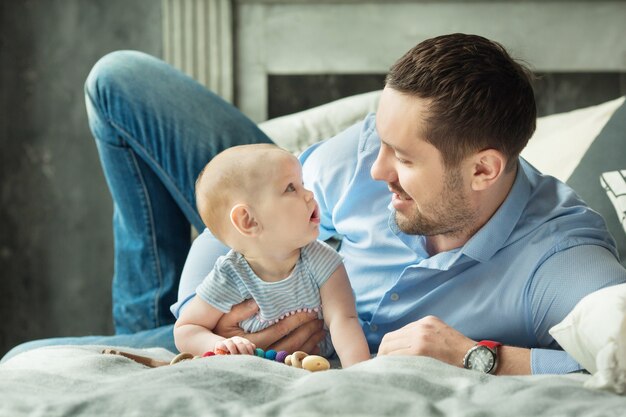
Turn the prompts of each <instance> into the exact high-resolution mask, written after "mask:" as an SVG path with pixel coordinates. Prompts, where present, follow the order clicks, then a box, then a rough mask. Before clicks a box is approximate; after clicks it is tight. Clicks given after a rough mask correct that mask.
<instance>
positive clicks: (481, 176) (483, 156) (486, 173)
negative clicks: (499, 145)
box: [472, 149, 506, 191]
mask: <svg viewBox="0 0 626 417" xmlns="http://www.w3.org/2000/svg"><path fill="white" fill-rule="evenodd" d="M505 169H506V157H505V156H504V154H502V152H500V151H497V150H495V149H485V150H484V151H480V152H478V153H477V154H475V155H474V156H473V157H472V170H473V172H472V190H473V191H483V190H486V189H487V188H489V187H491V186H492V185H493V184H494V183H495V182H496V181H497V180H498V179H499V178H500V177H501V176H502V175H503V174H504V171H505Z"/></svg>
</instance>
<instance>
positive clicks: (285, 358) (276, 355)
mask: <svg viewBox="0 0 626 417" xmlns="http://www.w3.org/2000/svg"><path fill="white" fill-rule="evenodd" d="M102 353H103V354H108V355H118V356H124V357H125V358H128V359H132V360H134V361H135V362H137V363H140V364H142V365H145V366H148V367H150V368H157V367H159V366H166V365H175V364H177V363H180V362H183V361H187V360H192V359H199V358H201V357H202V358H206V357H209V356H216V355H230V352H228V351H227V350H222V349H215V351H208V352H205V353H204V354H203V355H202V356H201V357H200V356H194V355H192V354H191V353H188V352H181V353H179V354H178V355H176V356H175V357H174V358H173V359H172V360H171V361H170V362H166V361H160V360H157V359H153V358H150V357H147V356H141V355H136V354H134V353H128V352H122V351H119V350H115V349H104V350H103V351H102ZM254 353H255V356H258V357H261V358H265V359H269V360H273V361H276V362H281V363H284V364H285V365H288V366H292V367H294V368H299V369H306V370H307V371H311V372H318V371H325V370H327V369H330V362H328V360H327V359H326V358H324V357H322V356H317V355H309V354H307V353H306V352H302V351H296V352H293V353H292V354H291V355H289V354H288V353H287V352H286V351H284V350H281V351H279V352H276V351H275V350H273V349H270V350H268V351H267V352H265V351H264V350H263V349H261V348H257V349H256V350H255V352H254Z"/></svg>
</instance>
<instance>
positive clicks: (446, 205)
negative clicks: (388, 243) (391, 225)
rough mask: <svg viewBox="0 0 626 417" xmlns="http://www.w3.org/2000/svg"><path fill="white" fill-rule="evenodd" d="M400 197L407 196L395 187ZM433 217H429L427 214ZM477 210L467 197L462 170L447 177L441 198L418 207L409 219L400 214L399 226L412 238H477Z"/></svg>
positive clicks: (451, 172)
mask: <svg viewBox="0 0 626 417" xmlns="http://www.w3.org/2000/svg"><path fill="white" fill-rule="evenodd" d="M393 188H394V189H396V190H398V194H399V195H402V194H406V193H404V191H400V190H402V189H401V188H400V187H399V186H395V187H393ZM425 213H429V214H425ZM477 217H478V215H477V213H476V210H473V209H472V208H471V206H470V204H469V201H468V199H467V197H466V196H465V194H464V193H463V178H462V177H461V173H460V171H459V170H458V169H452V170H450V171H448V173H446V178H445V179H444V188H443V191H442V193H441V195H439V198H438V199H437V200H436V201H434V202H430V203H427V204H425V205H423V206H422V211H418V209H417V207H415V210H414V212H413V213H410V214H408V215H405V214H402V213H399V212H397V211H396V223H397V224H398V227H399V228H400V230H402V231H403V232H404V233H406V234H410V235H422V236H435V235H450V236H459V235H462V234H473V233H474V232H475V230H474V228H475V225H476V221H477Z"/></svg>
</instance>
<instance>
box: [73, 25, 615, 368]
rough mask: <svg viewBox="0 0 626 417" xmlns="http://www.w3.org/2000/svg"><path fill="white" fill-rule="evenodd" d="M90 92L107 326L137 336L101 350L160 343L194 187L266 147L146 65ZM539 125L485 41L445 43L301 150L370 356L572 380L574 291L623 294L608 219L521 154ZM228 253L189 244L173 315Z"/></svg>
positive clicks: (297, 327)
mask: <svg viewBox="0 0 626 417" xmlns="http://www.w3.org/2000/svg"><path fill="white" fill-rule="evenodd" d="M86 93H87V98H88V100H87V106H88V111H89V115H90V125H91V128H92V131H93V133H94V136H95V138H96V142H97V144H98V149H99V151H100V156H101V159H102V163H103V167H104V171H105V175H106V177H107V181H108V183H109V187H110V189H111V193H112V196H113V200H114V203H115V217H114V232H115V243H116V248H115V251H116V259H115V262H116V275H115V278H114V294H113V296H114V317H115V321H116V328H117V331H118V333H129V334H131V336H115V337H117V338H118V339H107V340H108V343H116V342H117V341H119V340H120V339H119V338H122V339H123V340H124V342H123V343H124V344H127V345H129V344H130V345H134V346H145V345H146V342H145V341H146V338H147V337H148V336H152V335H155V334H158V335H159V337H158V338H157V339H158V340H151V341H150V343H153V344H159V345H163V346H166V347H169V346H171V341H170V340H171V339H170V338H171V335H170V333H168V331H171V326H167V325H166V324H167V323H168V322H171V320H172V319H170V318H168V317H167V315H166V314H167V312H166V311H165V310H166V309H165V308H164V306H166V305H167V304H168V303H169V302H170V300H171V298H172V296H173V294H172V293H173V291H174V289H175V288H176V284H177V277H178V272H179V271H180V268H181V266H182V257H183V255H184V254H185V253H186V252H187V249H188V243H187V242H188V234H187V233H185V231H186V230H185V229H187V230H188V222H190V223H192V224H193V225H194V226H195V227H196V228H197V229H198V230H202V229H204V226H203V225H202V222H201V220H200V219H199V216H198V215H197V212H196V210H195V204H194V199H193V182H194V180H195V176H196V175H197V173H198V172H199V171H200V169H201V167H202V166H203V165H204V163H206V161H207V160H208V159H210V158H211V157H212V156H213V155H215V154H216V153H217V152H219V151H221V150H222V149H225V148H227V147H229V146H232V145H234V144H241V143H248V142H267V141H269V139H268V138H267V137H265V135H263V134H262V133H261V132H260V131H259V130H258V129H257V128H256V127H255V126H254V125H253V124H252V123H251V122H249V121H248V120H247V119H245V118H244V117H243V116H242V115H241V114H240V113H238V112H237V111H236V110H235V109H234V108H232V107H230V106H229V105H227V104H226V103H224V102H222V101H221V100H219V98H217V97H215V96H214V95H212V94H211V93H209V92H207V91H206V90H203V89H202V88H201V87H200V86H199V85H197V84H195V83H193V82H191V81H190V80H189V79H188V78H186V77H184V76H183V75H181V74H180V73H178V72H176V71H174V70H173V69H171V68H170V67H168V66H166V65H165V64H163V63H161V62H160V61H157V60H155V59H153V58H150V57H147V56H145V55H141V54H136V53H116V54H113V55H109V56H108V57H105V58H104V59H103V60H101V61H100V62H99V64H98V65H97V66H96V67H95V68H94V70H93V71H92V73H91V75H90V77H89V79H88V81H87V85H86ZM535 119H536V110H535V102H534V97H533V91H532V87H531V82H530V76H529V73H528V71H527V70H526V69H525V68H524V67H523V66H521V65H519V64H518V63H516V62H515V61H514V60H512V59H511V58H510V57H509V55H508V54H507V53H506V51H505V50H504V48H502V46H500V45H499V44H497V43H495V42H492V41H489V40H487V39H485V38H482V37H479V36H473V35H463V34H452V35H446V36H441V37H437V38H433V39H428V40H426V41H424V42H421V43H420V44H418V45H417V46H416V47H414V48H413V49H412V50H410V51H409V52H407V54H405V56H403V57H402V58H401V59H400V60H399V61H398V62H396V63H395V64H394V66H393V67H392V68H391V70H390V72H389V74H388V76H387V80H386V86H385V89H384V91H383V93H382V96H381V101H380V105H379V108H378V111H377V113H376V114H372V115H369V116H367V117H366V119H365V120H364V121H363V122H362V123H359V124H357V125H355V126H353V127H351V128H349V129H347V130H346V131H345V132H343V133H341V134H339V135H337V136H336V137H334V138H331V139H329V140H327V141H325V142H323V143H320V144H317V145H314V146H313V147H312V148H310V149H308V150H307V151H305V152H304V153H303V155H301V157H300V158H301V160H302V162H303V174H304V181H305V185H306V186H307V188H310V189H312V190H313V191H314V192H315V196H316V199H317V201H318V202H319V204H320V209H321V234H320V238H322V239H325V238H330V237H333V236H339V237H341V238H342V243H341V248H340V252H341V254H342V255H343V257H344V262H345V265H346V269H347V271H348V274H349V276H350V280H351V284H352V286H353V288H354V291H355V294H356V300H357V310H358V313H359V319H360V321H361V323H362V326H363V329H364V331H365V334H366V337H367V340H368V343H369V344H370V349H371V350H372V351H378V353H379V354H381V355H384V354H405V355H406V354H408V355H424V356H430V357H433V358H436V359H439V360H441V361H444V362H447V363H449V364H452V365H455V366H465V367H468V368H470V369H476V370H479V371H482V372H490V373H498V374H528V373H531V372H532V373H545V372H556V373H564V372H570V371H574V370H577V369H579V366H578V364H576V363H575V362H574V361H573V360H572V359H571V358H570V357H569V355H567V353H565V352H563V351H560V350H558V345H557V344H556V342H555V341H554V340H553V339H552V337H551V336H550V335H549V333H548V330H549V329H550V327H552V326H553V325H555V324H557V323H558V322H559V321H560V320H561V319H562V318H563V317H564V316H565V315H566V314H567V313H568V312H569V311H571V309H572V308H573V307H574V305H575V304H576V303H577V302H578V300H580V299H581V298H582V297H584V296H585V295H586V294H589V293H590V292H593V291H595V290H597V289H599V288H603V287H605V286H608V285H613V284H618V283H622V282H626V271H625V270H624V269H623V268H622V267H621V265H620V264H619V263H618V261H617V259H616V251H615V245H614V242H613V240H612V238H611V237H610V235H609V234H608V232H607V231H606V228H605V225H604V222H603V220H602V218H600V216H598V215H597V214H596V213H594V212H593V211H591V210H589V209H588V208H587V207H586V206H585V204H584V203H583V202H582V201H580V200H579V199H578V197H577V196H576V195H575V194H574V193H573V192H572V190H571V189H569V188H568V187H567V186H566V185H564V184H562V183H560V182H558V181H556V180H554V179H552V178H549V177H543V176H541V175H540V174H539V173H538V172H537V171H536V170H534V168H533V167H532V166H530V165H529V164H528V163H526V162H525V161H523V160H522V159H520V158H519V153H520V151H521V150H522V149H523V148H524V146H525V145H526V142H527V141H528V139H529V138H530V137H531V135H532V133H533V131H534V128H535ZM225 250H226V249H225V248H224V247H222V246H221V245H219V244H218V243H217V242H216V241H215V239H214V238H213V237H212V236H211V235H210V234H209V233H208V232H207V231H206V230H205V231H204V232H203V233H202V234H201V235H200V237H199V238H198V239H196V240H195V241H194V243H193V246H192V247H191V250H190V251H189V255H188V258H187V261H186V263H185V267H184V270H183V272H182V278H181V282H180V287H179V297H178V302H177V303H176V304H174V305H173V306H172V311H173V312H174V314H175V315H177V314H178V313H179V312H180V310H181V309H182V308H184V306H185V303H186V302H187V301H188V300H189V299H190V298H191V297H192V296H193V294H194V291H195V287H196V286H197V285H198V283H199V282H200V281H201V279H202V278H203V277H204V275H206V274H207V273H208V271H209V270H210V269H211V267H212V266H213V263H214V261H215V259H216V258H217V256H219V255H221V254H223V253H224V252H225ZM255 311H256V310H255V305H254V303H253V302H247V303H243V304H242V305H240V306H237V307H235V308H233V310H232V311H231V313H229V314H227V315H225V316H224V317H223V318H222V320H221V321H220V323H218V326H217V328H216V329H215V331H216V333H218V334H220V335H222V336H225V337H232V336H234V335H236V334H238V333H240V332H241V330H240V329H239V328H238V326H237V323H238V322H239V321H240V320H242V319H244V318H247V317H249V316H250V315H252V314H255ZM146 329H147V330H146ZM150 329H155V330H150ZM140 331H143V333H140V334H139V335H137V334H133V333H136V332H140ZM323 336H324V333H323V330H322V328H321V323H320V322H319V321H317V320H314V319H313V318H311V317H308V316H307V315H305V314H301V315H296V316H291V317H288V318H287V319H285V320H283V321H281V322H280V323H278V324H277V325H275V326H273V327H271V328H269V329H266V330H265V331H263V332H260V333H257V334H253V335H247V337H249V338H250V339H251V340H252V341H253V342H254V343H255V344H257V345H258V346H261V347H267V346H269V345H271V346H273V347H275V348H277V349H285V350H296V349H300V350H305V351H309V352H313V351H315V346H316V345H317V343H318V342H319V341H320V340H321V339H322V338H323ZM115 337H114V338H115ZM124 338H125V339H124ZM83 342H85V340H84V339H83V341H79V343H83ZM87 342H95V341H94V340H93V339H91V340H88V341H87ZM97 342H98V343H107V341H106V340H105V341H102V340H98V341H97Z"/></svg>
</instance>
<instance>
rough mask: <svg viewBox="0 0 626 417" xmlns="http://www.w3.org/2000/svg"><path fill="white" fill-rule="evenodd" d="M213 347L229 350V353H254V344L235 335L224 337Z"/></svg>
mask: <svg viewBox="0 0 626 417" xmlns="http://www.w3.org/2000/svg"><path fill="white" fill-rule="evenodd" d="M215 349H216V350H217V349H222V350H226V351H228V352H230V354H231V355H237V354H242V355H254V349H256V346H255V345H254V343H252V342H251V341H249V340H248V339H246V338H243V337H239V336H235V337H230V338H228V339H224V340H222V341H220V342H217V343H216V344H215Z"/></svg>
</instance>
